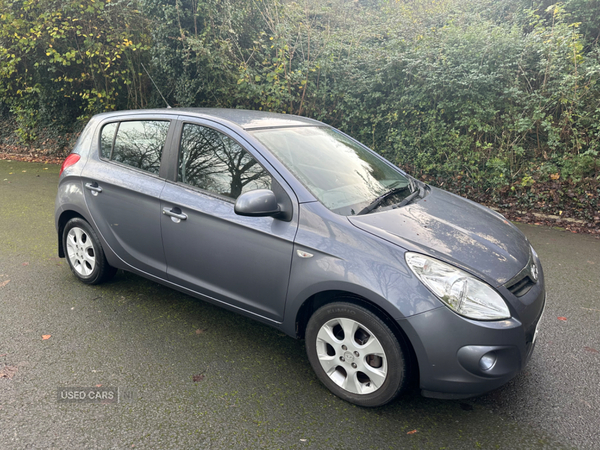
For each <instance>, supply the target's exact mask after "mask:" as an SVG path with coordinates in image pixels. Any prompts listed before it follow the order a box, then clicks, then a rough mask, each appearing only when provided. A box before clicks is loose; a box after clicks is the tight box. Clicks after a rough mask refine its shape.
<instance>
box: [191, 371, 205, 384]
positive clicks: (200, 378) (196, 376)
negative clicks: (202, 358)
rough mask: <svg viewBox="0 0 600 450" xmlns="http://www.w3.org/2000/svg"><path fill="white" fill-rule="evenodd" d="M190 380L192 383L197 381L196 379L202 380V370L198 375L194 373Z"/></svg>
mask: <svg viewBox="0 0 600 450" xmlns="http://www.w3.org/2000/svg"><path fill="white" fill-rule="evenodd" d="M192 380H193V381H194V383H197V382H198V381H202V380H204V372H202V373H199V374H198V375H194V376H193V377H192Z"/></svg>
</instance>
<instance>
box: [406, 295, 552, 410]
mask: <svg viewBox="0 0 600 450" xmlns="http://www.w3.org/2000/svg"><path fill="white" fill-rule="evenodd" d="M535 291H536V292H531V293H530V295H531V296H532V298H529V299H528V303H529V304H528V305H527V307H526V308H525V309H526V310H522V311H521V312H522V314H520V318H522V321H521V320H519V319H517V318H515V317H512V318H510V319H506V320H501V321H489V322H484V321H476V320H471V319H466V318H464V317H461V316H459V315H458V314H456V313H454V312H453V311H451V310H450V309H449V308H447V307H440V308H436V309H434V310H431V311H428V312H424V313H421V314H417V315H414V316H411V317H409V318H407V319H403V320H401V321H399V323H400V325H401V327H402V328H403V330H404V331H405V332H406V334H407V336H408V338H409V340H410V341H411V343H412V345H413V349H414V350H415V353H416V357H417V360H418V365H419V379H420V388H421V392H422V394H423V395H424V396H426V397H433V398H445V399H452V398H468V397H473V396H476V395H480V394H483V393H485V392H488V391H491V390H493V389H496V388H498V387H500V386H502V385H503V384H505V383H506V382H508V381H509V380H510V379H512V378H513V377H515V376H516V375H517V374H518V373H519V372H520V371H521V370H523V368H524V367H525V365H526V364H527V362H528V361H529V359H530V358H531V354H532V352H533V349H534V347H535V340H536V339H535V338H536V335H537V327H538V324H539V323H540V319H541V316H542V313H543V310H544V306H545V302H546V293H545V290H544V287H543V285H542V286H538V288H537V289H536V290H535Z"/></svg>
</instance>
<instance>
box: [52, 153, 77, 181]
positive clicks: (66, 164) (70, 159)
mask: <svg viewBox="0 0 600 450" xmlns="http://www.w3.org/2000/svg"><path fill="white" fill-rule="evenodd" d="M79 158H81V157H80V156H79V155H78V154H77V153H71V154H70V155H69V156H67V157H66V158H65V160H64V161H63V163H62V166H61V167H60V173H59V174H58V176H61V174H62V173H63V170H65V169H66V168H67V167H69V166H72V165H73V164H75V163H76V162H77V161H79Z"/></svg>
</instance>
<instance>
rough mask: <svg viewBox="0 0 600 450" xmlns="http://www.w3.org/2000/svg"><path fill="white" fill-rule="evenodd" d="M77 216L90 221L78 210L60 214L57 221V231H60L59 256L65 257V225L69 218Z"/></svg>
mask: <svg viewBox="0 0 600 450" xmlns="http://www.w3.org/2000/svg"><path fill="white" fill-rule="evenodd" d="M75 217H78V218H80V219H82V220H85V221H86V222H88V221H87V220H86V218H85V217H83V216H82V215H81V214H79V213H78V212H76V211H73V210H71V209H69V210H65V211H63V212H62V213H61V214H60V216H59V217H58V220H57V222H56V227H57V233H58V256H59V257H60V258H64V257H65V247H64V245H63V231H64V229H65V226H66V225H67V222H69V220H71V219H73V218H75ZM88 223H89V222H88Z"/></svg>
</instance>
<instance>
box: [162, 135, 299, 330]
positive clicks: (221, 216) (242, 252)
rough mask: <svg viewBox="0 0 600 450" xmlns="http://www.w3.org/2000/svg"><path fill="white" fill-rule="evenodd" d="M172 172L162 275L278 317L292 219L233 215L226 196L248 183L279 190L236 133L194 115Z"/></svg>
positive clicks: (165, 197) (288, 260)
mask: <svg viewBox="0 0 600 450" xmlns="http://www.w3.org/2000/svg"><path fill="white" fill-rule="evenodd" d="M177 172H178V173H177V181H176V182H167V183H166V185H165V188H164V190H163V192H162V195H161V210H162V213H163V214H162V222H161V225H162V233H163V243H164V249H165V256H166V261H167V273H168V278H169V280H170V281H173V282H175V283H177V284H179V285H182V286H184V287H187V288H189V289H191V290H194V291H196V292H199V293H201V294H203V295H206V296H208V297H211V298H212V299H213V300H216V301H218V302H221V303H226V304H229V305H231V306H233V307H234V308H237V309H242V310H245V311H249V312H251V313H254V314H256V315H259V316H262V317H266V318H268V319H271V320H274V321H281V320H282V318H283V312H284V307H285V299H286V293H287V286H288V280H289V274H290V265H291V260H292V249H293V238H294V236H295V233H296V228H297V226H298V225H297V221H296V220H292V221H290V222H285V221H282V220H277V219H274V218H272V217H242V216H238V215H237V214H235V212H234V202H235V199H236V198H237V197H238V196H239V195H240V194H241V193H243V192H247V191H250V190H253V189H272V190H273V191H274V192H276V195H287V194H286V193H285V191H284V190H283V189H282V188H281V187H280V185H279V184H278V183H277V181H275V180H274V179H273V178H272V177H271V175H270V174H269V173H268V172H267V171H266V170H265V169H264V168H263V166H262V165H261V164H259V163H258V161H257V160H256V159H255V158H254V157H253V156H252V155H251V154H250V153H249V152H248V151H246V150H245V149H244V148H243V147H242V146H241V145H240V144H239V143H238V141H236V140H234V139H233V138H232V137H230V136H229V135H227V134H225V133H224V132H222V131H219V130H216V129H214V128H211V127H208V126H205V125H202V124H199V123H184V124H183V127H182V132H181V137H180V144H179V158H178V170H177Z"/></svg>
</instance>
